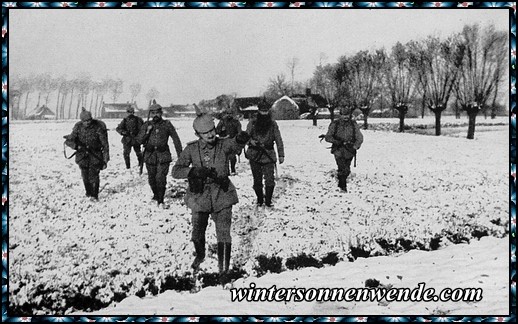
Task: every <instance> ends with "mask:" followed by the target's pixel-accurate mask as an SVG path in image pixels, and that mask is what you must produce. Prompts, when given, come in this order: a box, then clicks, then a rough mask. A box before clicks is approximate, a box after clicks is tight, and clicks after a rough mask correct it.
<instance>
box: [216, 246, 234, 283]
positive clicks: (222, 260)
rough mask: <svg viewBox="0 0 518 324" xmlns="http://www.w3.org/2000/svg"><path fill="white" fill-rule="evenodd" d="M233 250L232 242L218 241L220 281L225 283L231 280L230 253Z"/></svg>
mask: <svg viewBox="0 0 518 324" xmlns="http://www.w3.org/2000/svg"><path fill="white" fill-rule="evenodd" d="M231 251H232V243H226V242H218V269H219V283H220V284H222V285H225V284H227V283H229V282H230V274H229V273H228V270H229V267H230V254H231Z"/></svg>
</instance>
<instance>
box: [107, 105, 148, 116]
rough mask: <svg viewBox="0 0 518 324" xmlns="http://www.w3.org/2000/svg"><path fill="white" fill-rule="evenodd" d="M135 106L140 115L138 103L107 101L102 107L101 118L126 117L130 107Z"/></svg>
mask: <svg viewBox="0 0 518 324" xmlns="http://www.w3.org/2000/svg"><path fill="white" fill-rule="evenodd" d="M129 107H133V109H135V114H136V115H139V111H140V109H138V107H137V103H136V102H133V103H129V102H127V103H105V102H103V106H102V108H101V118H124V117H126V116H127V115H128V112H127V110H128V108H129Z"/></svg>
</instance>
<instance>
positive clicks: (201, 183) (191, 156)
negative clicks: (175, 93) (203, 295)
mask: <svg viewBox="0 0 518 324" xmlns="http://www.w3.org/2000/svg"><path fill="white" fill-rule="evenodd" d="M193 128H194V130H195V132H196V135H197V136H198V137H199V139H198V140H196V141H193V142H190V143H189V144H187V146H186V147H185V150H184V151H183V152H182V153H181V154H180V157H179V158H178V161H176V164H175V165H174V166H173V171H172V174H173V177H174V178H176V179H185V178H187V179H188V182H189V189H188V190H187V193H186V195H185V203H186V205H187V207H189V208H190V209H191V212H192V226H193V228H192V236H191V239H192V241H193V243H194V249H195V251H196V258H195V259H194V262H193V263H192V265H191V267H192V268H193V269H195V270H197V269H198V268H199V266H200V264H201V263H202V262H203V260H204V259H205V230H206V229H207V224H208V219H209V214H210V215H212V220H213V221H214V223H215V225H216V236H217V241H218V268H219V273H220V282H221V283H222V284H225V283H227V282H228V276H227V274H228V269H229V265H230V255H231V247H232V244H231V237H230V225H231V222H232V205H234V204H236V203H237V202H238V198H237V193H236V188H235V187H234V185H233V184H232V182H231V181H230V179H229V178H228V160H229V157H230V156H232V155H235V154H236V153H237V152H239V151H240V150H241V149H242V148H243V147H244V145H245V143H246V142H247V141H248V139H249V136H248V134H247V133H246V132H240V133H239V134H237V136H236V137H234V138H218V137H217V136H216V130H215V127H214V120H213V119H212V117H211V116H209V115H206V114H202V115H199V116H198V117H196V119H194V123H193Z"/></svg>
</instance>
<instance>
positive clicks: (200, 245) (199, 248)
mask: <svg viewBox="0 0 518 324" xmlns="http://www.w3.org/2000/svg"><path fill="white" fill-rule="evenodd" d="M193 243H194V250H195V251H196V257H195V258H194V261H193V262H192V264H191V268H193V269H194V270H198V268H199V267H200V264H201V263H202V262H203V260H205V240H200V241H193Z"/></svg>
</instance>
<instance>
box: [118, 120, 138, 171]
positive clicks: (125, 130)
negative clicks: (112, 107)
mask: <svg viewBox="0 0 518 324" xmlns="http://www.w3.org/2000/svg"><path fill="white" fill-rule="evenodd" d="M143 124H144V120H142V118H140V117H138V116H135V115H129V116H127V117H125V118H124V119H123V120H122V121H121V122H120V124H119V125H118V126H117V128H116V129H115V130H116V131H117V133H119V134H121V135H122V139H121V142H122V148H123V150H122V155H123V157H124V161H125V162H126V167H127V168H129V167H130V153H131V149H132V148H133V150H134V151H135V154H136V155H137V158H138V160H139V163H140V161H141V159H142V153H141V152H140V143H139V142H138V141H137V138H136V137H137V135H138V133H139V131H140V128H141V127H142V125H143Z"/></svg>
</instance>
